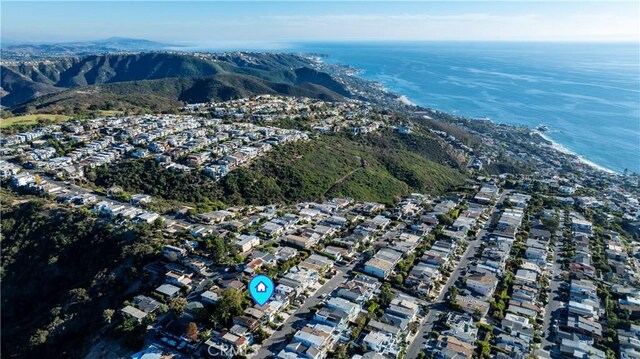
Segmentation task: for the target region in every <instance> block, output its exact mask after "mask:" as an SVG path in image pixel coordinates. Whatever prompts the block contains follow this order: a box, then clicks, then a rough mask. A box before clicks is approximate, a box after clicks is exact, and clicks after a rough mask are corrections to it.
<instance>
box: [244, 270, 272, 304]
mask: <svg viewBox="0 0 640 359" xmlns="http://www.w3.org/2000/svg"><path fill="white" fill-rule="evenodd" d="M274 287H275V286H274V285H273V281H272V280H271V278H269V277H267V276H266V275H262V274H259V275H257V276H255V277H253V278H251V281H249V294H251V297H252V298H253V300H254V301H255V302H256V303H258V305H265V303H267V302H268V301H269V299H271V296H272V295H273V289H274Z"/></svg>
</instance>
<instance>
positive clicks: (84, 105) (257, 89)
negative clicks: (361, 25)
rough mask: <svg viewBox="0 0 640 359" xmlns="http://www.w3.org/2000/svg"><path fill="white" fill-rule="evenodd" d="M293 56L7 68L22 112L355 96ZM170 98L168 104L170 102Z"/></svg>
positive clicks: (7, 94) (122, 57)
mask: <svg viewBox="0 0 640 359" xmlns="http://www.w3.org/2000/svg"><path fill="white" fill-rule="evenodd" d="M309 66H310V63H309V62H308V61H307V60H306V59H304V58H302V57H299V56H295V55H287V54H266V53H265V54H218V55H209V56H208V57H197V56H193V55H187V54H173V53H141V54H107V55H90V56H84V57H68V58H60V59H57V60H52V61H45V62H23V63H9V64H3V65H2V92H3V97H2V102H3V105H4V106H7V107H11V110H12V111H13V112H14V113H33V112H48V113H64V114H67V115H71V114H79V113H82V112H80V111H86V110H87V109H88V108H92V109H93V110H109V109H113V106H112V108H107V106H108V104H109V103H116V104H118V103H119V106H118V105H116V107H117V108H118V109H120V110H124V109H131V110H135V109H136V106H138V107H141V108H148V109H151V110H152V111H156V112H160V111H163V110H167V107H169V108H173V109H175V108H176V107H177V106H179V105H180V103H178V101H180V102H190V103H193V102H204V101H212V100H228V99H233V98H240V97H248V96H253V95H258V94H283V95H292V96H305V97H312V98H319V99H323V100H328V101H337V100H341V99H343V98H344V97H349V96H351V94H350V93H349V92H348V91H347V90H346V89H345V87H344V86H343V85H342V84H340V83H339V82H337V81H335V80H334V79H333V78H332V77H331V76H329V75H328V74H326V73H322V72H318V71H316V70H314V69H311V68H309ZM163 101H168V102H167V103H166V104H165V105H164V106H163V105H162V103H163Z"/></svg>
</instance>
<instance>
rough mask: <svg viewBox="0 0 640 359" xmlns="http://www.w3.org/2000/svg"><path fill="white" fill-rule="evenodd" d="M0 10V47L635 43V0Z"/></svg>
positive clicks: (83, 4)
mask: <svg viewBox="0 0 640 359" xmlns="http://www.w3.org/2000/svg"><path fill="white" fill-rule="evenodd" d="M0 12H1V20H2V21H1V22H2V24H1V33H0V37H1V39H2V41H4V42H64V41H79V40H95V39H102V38H108V37H113V36H118V37H129V38H144V39H150V40H156V41H163V42H171V43H176V44H181V45H193V46H202V47H210V46H216V45H218V46H219V47H220V46H222V47H224V45H225V44H226V45H227V46H229V47H232V46H234V45H235V44H263V45H265V47H268V46H267V45H266V44H273V46H274V47H277V46H278V44H285V43H293V42H303V41H597V42H601V41H636V42H637V41H640V20H639V17H640V15H639V14H640V5H639V2H636V1H634V2H622V1H603V2H595V1H561V2H557V1H553V2H552V1H540V0H538V1H497V2H485V1H447V2H435V1H413V2H397V1H394V2H383V1H375V2H370V1H348V2H331V1H279V2H272V1H255V2H251V1H233V2H222V1H199V2H187V1H179V2H172V1H160V2H157V1H114V2H98V1H71V2H56V1H42V2H31V1H7V0H3V1H2V2H0ZM283 46H284V45H283Z"/></svg>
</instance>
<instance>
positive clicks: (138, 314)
mask: <svg viewBox="0 0 640 359" xmlns="http://www.w3.org/2000/svg"><path fill="white" fill-rule="evenodd" d="M120 312H121V313H122V314H124V315H125V316H127V317H130V318H133V319H134V320H135V321H137V322H138V323H142V321H143V320H144V318H146V317H147V313H146V312H144V311H142V310H140V309H138V308H135V307H132V306H130V305H127V306H126V307H124V308H122V309H120Z"/></svg>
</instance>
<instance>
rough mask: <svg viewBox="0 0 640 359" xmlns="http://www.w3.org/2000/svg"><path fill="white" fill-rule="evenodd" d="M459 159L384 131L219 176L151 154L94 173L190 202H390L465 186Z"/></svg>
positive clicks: (305, 146) (332, 140)
mask: <svg viewBox="0 0 640 359" xmlns="http://www.w3.org/2000/svg"><path fill="white" fill-rule="evenodd" d="M455 163H456V161H455V159H453V158H451V157H449V155H448V154H447V152H446V151H445V150H444V149H443V147H442V146H441V145H440V144H439V143H438V142H437V141H435V140H434V139H433V138H431V137H430V136H428V135H425V134H418V135H416V136H410V137H403V136H399V135H397V134H396V133H394V132H390V131H386V132H384V133H380V134H371V135H368V136H362V137H357V138H349V137H348V136H346V135H344V136H335V135H334V136H323V137H320V139H318V140H315V141H308V142H304V143H296V144H290V145H287V146H283V147H280V148H278V149H276V150H274V151H273V152H272V153H270V154H269V156H264V157H262V158H260V159H258V160H257V161H255V162H254V163H252V164H251V165H250V166H248V167H246V168H240V169H238V170H236V171H233V172H232V173H231V174H229V175H228V176H226V177H225V178H223V179H222V180H221V181H220V182H214V181H212V180H210V179H209V178H207V177H206V176H204V175H202V174H200V173H193V174H176V173H172V172H169V171H166V170H164V169H162V168H161V167H160V166H159V165H157V164H156V163H155V162H154V161H153V160H128V161H124V162H122V163H120V164H117V165H115V166H111V167H109V168H106V167H102V168H98V169H96V170H95V172H93V173H89V174H88V176H89V177H90V178H92V179H93V180H94V182H95V183H96V184H97V185H99V186H103V187H110V186H112V185H119V186H122V187H123V188H124V189H125V190H126V191H129V192H144V193H148V194H151V195H153V196H157V197H160V198H164V199H167V200H170V201H176V202H182V203H192V204H202V203H209V204H213V203H220V202H222V203H226V204H241V203H250V204H267V203H274V202H288V203H292V202H296V201H305V200H322V199H323V198H329V197H333V196H350V197H353V198H356V199H359V200H369V201H379V202H384V203H392V202H393V201H394V200H396V199H397V198H399V197H400V196H402V195H406V194H408V193H410V192H411V191H422V192H426V193H439V192H442V191H444V190H446V189H448V188H450V187H453V186H456V185H459V184H461V183H462V181H463V180H464V178H465V177H464V175H463V174H462V172H460V171H458V170H456V169H454V168H452V167H451V165H452V164H454V166H456V165H455Z"/></svg>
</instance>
